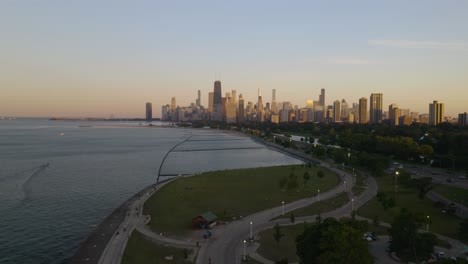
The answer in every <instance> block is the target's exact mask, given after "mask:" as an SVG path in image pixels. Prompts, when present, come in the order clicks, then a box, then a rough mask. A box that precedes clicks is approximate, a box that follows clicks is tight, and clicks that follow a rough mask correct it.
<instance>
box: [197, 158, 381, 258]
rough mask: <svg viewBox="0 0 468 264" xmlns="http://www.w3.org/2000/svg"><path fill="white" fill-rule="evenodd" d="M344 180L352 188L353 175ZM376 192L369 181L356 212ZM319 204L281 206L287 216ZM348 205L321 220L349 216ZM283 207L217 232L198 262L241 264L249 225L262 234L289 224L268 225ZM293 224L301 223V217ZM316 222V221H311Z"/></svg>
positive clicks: (314, 199) (306, 202)
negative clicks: (274, 227)
mask: <svg viewBox="0 0 468 264" xmlns="http://www.w3.org/2000/svg"><path fill="white" fill-rule="evenodd" d="M322 166H324V167H325V168H328V169H329V170H331V171H333V172H335V173H337V174H338V175H343V171H341V170H338V169H336V168H333V167H330V166H329V165H328V164H322ZM344 175H345V176H344V179H343V180H346V181H347V182H350V183H351V184H349V185H348V188H349V189H351V188H352V186H353V180H352V178H353V177H352V175H350V174H348V173H345V174H344ZM369 179H371V178H369ZM343 190H344V185H343V184H339V185H338V186H336V187H334V188H333V189H331V190H329V191H327V192H325V193H321V194H320V200H325V199H329V198H331V197H333V196H335V195H338V194H339V193H341V192H343ZM376 192H377V183H376V182H375V181H374V180H370V181H369V188H367V190H366V191H365V192H364V193H363V194H362V195H361V196H359V199H356V198H355V199H356V200H355V201H354V206H355V208H357V207H359V206H361V205H363V204H365V203H366V202H367V201H368V200H370V199H371V198H372V197H373V196H374V195H375V194H376ZM318 200H319V197H318V196H313V197H310V198H306V199H302V200H298V201H294V202H291V203H289V204H285V205H284V212H285V213H287V212H290V211H293V210H296V209H298V208H301V207H305V206H308V205H311V204H313V203H315V202H317V201H318ZM351 206H352V205H351V204H347V205H345V206H343V207H340V208H338V209H336V210H334V211H331V212H328V213H325V214H323V216H324V217H332V216H333V217H339V216H344V215H349V214H350V212H351ZM282 211H283V208H282V206H278V207H275V208H272V209H268V210H265V211H262V212H259V213H255V214H253V215H250V216H247V217H245V218H243V219H242V220H241V221H237V222H233V223H231V224H229V225H227V226H225V227H224V228H223V229H222V230H219V231H218V230H217V232H215V234H214V236H213V238H211V239H210V240H209V241H207V243H205V244H204V245H203V246H202V247H201V249H200V252H199V254H198V257H197V262H196V263H198V264H202V263H210V261H211V263H216V264H238V263H240V262H241V256H242V255H243V242H242V241H243V240H246V239H247V238H248V236H249V232H250V222H252V229H253V230H255V231H258V230H263V229H267V228H270V227H272V226H273V225H274V224H275V223H276V222H279V223H288V222H289V219H279V220H276V221H270V219H272V218H275V217H277V216H280V215H281V214H282ZM296 220H297V221H298V222H299V221H303V219H302V218H301V217H298V218H296ZM314 220H315V218H314Z"/></svg>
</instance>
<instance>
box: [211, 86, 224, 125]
mask: <svg viewBox="0 0 468 264" xmlns="http://www.w3.org/2000/svg"><path fill="white" fill-rule="evenodd" d="M213 120H215V121H222V120H223V99H222V94H221V81H215V82H214V92H213Z"/></svg>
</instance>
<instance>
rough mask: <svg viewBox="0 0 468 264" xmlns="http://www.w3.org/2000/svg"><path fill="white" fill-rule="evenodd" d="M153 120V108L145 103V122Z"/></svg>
mask: <svg viewBox="0 0 468 264" xmlns="http://www.w3.org/2000/svg"><path fill="white" fill-rule="evenodd" d="M151 120H153V106H152V105H151V103H146V121H148V122H149V121H151Z"/></svg>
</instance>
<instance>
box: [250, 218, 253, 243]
mask: <svg viewBox="0 0 468 264" xmlns="http://www.w3.org/2000/svg"><path fill="white" fill-rule="evenodd" d="M252 224H253V223H252V222H250V240H251V241H252V240H253V235H252Z"/></svg>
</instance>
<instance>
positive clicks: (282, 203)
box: [281, 201, 284, 215]
mask: <svg viewBox="0 0 468 264" xmlns="http://www.w3.org/2000/svg"><path fill="white" fill-rule="evenodd" d="M281 208H282V211H281V212H282V213H281V215H284V201H282V202H281Z"/></svg>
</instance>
